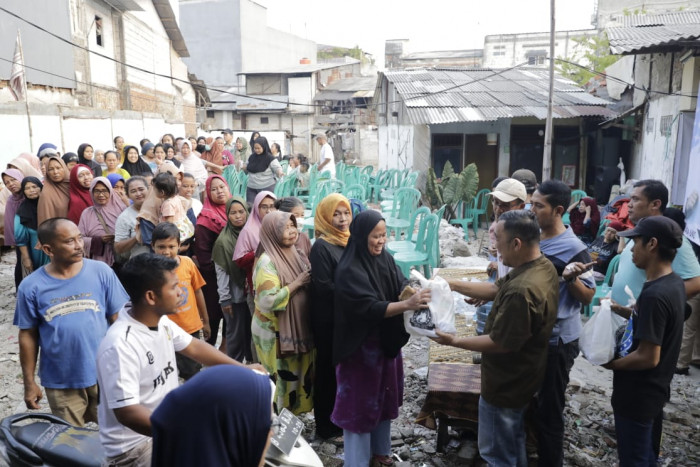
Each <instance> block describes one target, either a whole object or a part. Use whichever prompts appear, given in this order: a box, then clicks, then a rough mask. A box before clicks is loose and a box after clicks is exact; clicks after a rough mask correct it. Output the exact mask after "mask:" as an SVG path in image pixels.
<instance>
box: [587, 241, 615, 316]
mask: <svg viewBox="0 0 700 467" xmlns="http://www.w3.org/2000/svg"><path fill="white" fill-rule="evenodd" d="M619 267H620V255H619V254H618V255H615V256H614V257H613V258H612V259H611V260H610V263H608V269H607V271H605V279H604V280H603V283H602V284H599V285H597V286H596V288H595V294H594V295H593V300H591V303H589V304H588V305H585V306H584V307H583V315H584V316H586V317H590V316H591V314H592V313H593V306H595V305H599V304H600V300H601V299H602V298H605V296H606V295H607V294H608V293H610V289H611V288H612V281H613V277H614V276H615V274H616V273H617V269H618V268H619Z"/></svg>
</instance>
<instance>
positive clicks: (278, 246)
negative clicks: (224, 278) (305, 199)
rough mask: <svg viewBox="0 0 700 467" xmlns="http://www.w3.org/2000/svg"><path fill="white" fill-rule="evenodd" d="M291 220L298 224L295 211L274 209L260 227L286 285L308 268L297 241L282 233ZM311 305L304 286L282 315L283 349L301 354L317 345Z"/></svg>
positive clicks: (264, 245) (266, 248)
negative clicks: (289, 241)
mask: <svg viewBox="0 0 700 467" xmlns="http://www.w3.org/2000/svg"><path fill="white" fill-rule="evenodd" d="M289 220H291V221H292V223H293V224H294V227H296V224H297V223H296V220H295V219H294V216H292V214H291V213H289V212H283V211H275V212H270V213H268V214H267V215H266V216H265V218H264V219H263V221H262V226H261V227H260V246H261V247H262V249H263V251H264V252H265V253H266V254H267V255H268V256H269V257H270V260H271V261H272V263H273V264H274V265H275V269H276V270H277V276H278V277H279V280H280V285H281V286H282V287H286V286H288V285H289V284H291V283H292V282H294V280H296V278H297V277H299V276H300V275H301V274H303V273H304V272H306V271H307V270H308V265H307V263H306V262H305V261H304V259H303V258H302V257H301V255H300V254H299V252H298V251H297V249H296V247H295V246H294V245H291V246H288V247H286V246H283V245H282V236H283V233H284V229H285V228H286V225H287V222H289ZM308 305H309V303H308V292H307V290H306V288H300V289H298V290H297V291H296V293H295V294H294V295H293V296H292V297H291V298H290V299H289V302H288V304H287V309H286V310H285V311H284V312H282V313H280V314H279V315H278V318H277V320H278V325H279V340H280V341H279V346H280V348H279V351H280V353H282V354H299V353H305V352H309V351H310V350H312V349H313V338H312V335H311V327H310V316H309V306H308Z"/></svg>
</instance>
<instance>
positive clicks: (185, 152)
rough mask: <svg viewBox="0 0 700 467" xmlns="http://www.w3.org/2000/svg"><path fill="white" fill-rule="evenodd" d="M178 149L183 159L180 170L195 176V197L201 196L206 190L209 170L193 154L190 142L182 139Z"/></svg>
mask: <svg viewBox="0 0 700 467" xmlns="http://www.w3.org/2000/svg"><path fill="white" fill-rule="evenodd" d="M177 147H178V150H179V153H180V157H181V158H182V160H181V162H182V164H181V166H180V168H182V170H183V172H186V173H190V174H192V175H193V176H194V180H195V181H196V182H197V190H196V192H195V196H196V197H197V196H200V193H201V192H202V191H203V190H204V188H205V184H206V182H207V177H208V176H209V175H208V174H207V169H206V168H205V167H204V164H203V163H202V160H201V159H200V158H199V157H197V155H196V154H194V153H193V152H192V148H191V147H190V142H189V141H187V140H186V139H182V140H180V141H179V142H178V143H177Z"/></svg>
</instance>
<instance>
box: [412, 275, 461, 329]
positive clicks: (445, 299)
mask: <svg viewBox="0 0 700 467" xmlns="http://www.w3.org/2000/svg"><path fill="white" fill-rule="evenodd" d="M411 279H414V280H417V281H419V282H420V285H421V288H424V289H426V288H427V289H430V291H431V297H430V302H429V303H428V308H423V309H420V310H412V311H406V312H404V314H403V319H404V325H405V327H406V331H408V332H409V333H410V334H411V335H414V336H427V337H436V336H437V334H435V329H438V330H440V331H442V332H447V333H453V334H454V333H455V332H457V330H456V328H455V307H454V300H453V298H452V291H451V290H450V286H449V284H448V283H447V281H446V280H445V279H443V278H442V277H439V276H438V277H436V278H435V279H431V280H428V279H426V278H425V277H423V275H422V274H421V273H419V272H418V271H416V270H413V271H411Z"/></svg>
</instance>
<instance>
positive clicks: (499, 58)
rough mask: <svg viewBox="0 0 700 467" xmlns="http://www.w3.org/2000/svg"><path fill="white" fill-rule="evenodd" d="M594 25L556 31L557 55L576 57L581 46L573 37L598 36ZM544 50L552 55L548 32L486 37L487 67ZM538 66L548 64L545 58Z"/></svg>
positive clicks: (512, 63)
mask: <svg viewBox="0 0 700 467" xmlns="http://www.w3.org/2000/svg"><path fill="white" fill-rule="evenodd" d="M598 34H599V32H598V31H596V30H594V29H582V30H577V31H560V32H557V33H556V36H555V43H554V55H555V57H573V56H574V55H575V53H576V52H577V51H578V50H579V47H578V46H577V45H576V43H575V42H574V41H573V39H577V38H580V37H584V36H596V35H598ZM534 51H545V52H546V53H545V55H546V56H549V33H547V32H543V33H526V34H497V35H491V36H486V37H485V38H484V59H483V60H484V67H487V68H506V67H511V66H515V65H519V64H521V63H527V62H528V56H527V54H528V53H529V52H530V53H531V52H534ZM536 66H539V67H543V68H545V67H548V66H549V62H548V61H547V60H545V61H544V62H542V63H541V64H538V65H536Z"/></svg>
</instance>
